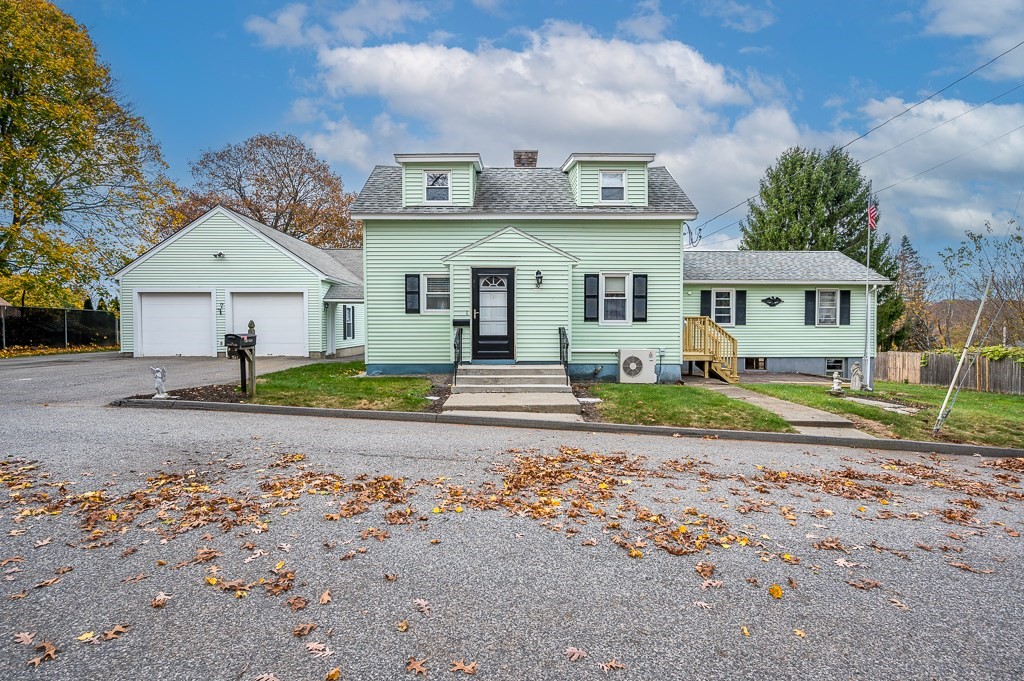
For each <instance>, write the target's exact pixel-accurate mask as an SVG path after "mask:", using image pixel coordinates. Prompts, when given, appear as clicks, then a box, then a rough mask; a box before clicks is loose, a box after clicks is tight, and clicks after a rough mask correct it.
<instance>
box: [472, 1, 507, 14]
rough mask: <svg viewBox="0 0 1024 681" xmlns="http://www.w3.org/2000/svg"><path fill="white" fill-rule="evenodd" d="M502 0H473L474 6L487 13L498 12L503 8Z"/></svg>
mask: <svg viewBox="0 0 1024 681" xmlns="http://www.w3.org/2000/svg"><path fill="white" fill-rule="evenodd" d="M501 3H502V0H473V4H474V5H476V6H477V7H479V8H480V9H482V10H484V11H485V12H496V11H498V9H499V8H500V7H501Z"/></svg>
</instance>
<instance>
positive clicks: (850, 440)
mask: <svg viewBox="0 0 1024 681" xmlns="http://www.w3.org/2000/svg"><path fill="white" fill-rule="evenodd" d="M110 406H112V407H131V408H136V409H190V410H196V411H223V412H240V413H245V414H277V415H280V416H319V417H327V418H342V419H365V420H376V421H411V422H419V423H446V424H452V425H463V426H492V427H493V426H500V427H504V428H529V429H532V430H565V431H575V432H586V433H613V434H619V435H660V436H662V437H676V436H679V437H690V438H705V439H715V440H748V441H749V440H752V441H755V442H778V443H785V444H802V445H829V446H833V447H852V448H854V449H869V450H887V451H899V452H928V453H934V454H950V455H959V456H973V455H974V454H978V455H980V456H986V457H1004V456H1008V457H1024V449H1012V448H1006V447H985V446H981V445H961V444H953V443H947V442H921V441H918V440H882V439H878V440H867V439H864V438H855V437H832V436H826V435H801V434H799V433H762V432H758V431H750V430H711V429H703V428H671V427H668V426H636V425H626V424H618V423H595V422H583V423H572V422H560V421H544V420H540V419H537V420H534V419H518V418H517V419H509V418H503V417H501V416H455V415H452V414H449V413H444V412H442V413H440V414H435V413H429V412H409V411H371V410H360V409H327V408H324V407H283V406H277V405H272V404H242V403H234V402H196V401H191V400H168V401H155V400H141V399H123V400H114V401H113V402H111V403H110Z"/></svg>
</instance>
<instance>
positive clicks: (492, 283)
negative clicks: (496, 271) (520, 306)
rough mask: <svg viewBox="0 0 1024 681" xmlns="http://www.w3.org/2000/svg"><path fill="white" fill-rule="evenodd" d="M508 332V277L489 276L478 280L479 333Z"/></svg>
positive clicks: (503, 333)
mask: <svg viewBox="0 0 1024 681" xmlns="http://www.w3.org/2000/svg"><path fill="white" fill-rule="evenodd" d="M507 333H508V277H503V276H497V275H495V276H489V277H484V278H483V279H481V280H480V335H481V336H504V335H506V334H507Z"/></svg>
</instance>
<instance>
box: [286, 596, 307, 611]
mask: <svg viewBox="0 0 1024 681" xmlns="http://www.w3.org/2000/svg"><path fill="white" fill-rule="evenodd" d="M284 603H285V605H287V606H288V607H290V608H291V609H292V612H298V611H299V610H302V609H303V608H305V607H306V606H307V605H309V601H307V600H306V599H305V598H303V597H302V596H292V597H291V598H289V599H288V600H287V601H285V602H284Z"/></svg>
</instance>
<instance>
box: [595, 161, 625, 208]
mask: <svg viewBox="0 0 1024 681" xmlns="http://www.w3.org/2000/svg"><path fill="white" fill-rule="evenodd" d="M612 174H616V175H622V198H621V199H618V200H606V199H605V198H604V196H603V194H604V176H605V175H612ZM609 189H618V187H609ZM594 205H597V206H628V205H629V171H627V170H626V169H625V168H618V169H616V168H602V169H600V170H598V171H597V202H596V203H595V204H594Z"/></svg>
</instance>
